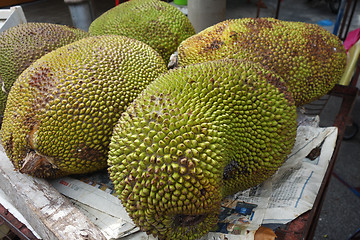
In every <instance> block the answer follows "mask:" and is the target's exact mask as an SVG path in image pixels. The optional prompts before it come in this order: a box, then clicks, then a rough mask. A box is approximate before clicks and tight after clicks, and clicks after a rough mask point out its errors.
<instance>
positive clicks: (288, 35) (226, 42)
mask: <svg viewBox="0 0 360 240" xmlns="http://www.w3.org/2000/svg"><path fill="white" fill-rule="evenodd" d="M178 58H179V59H178V61H179V65H180V66H185V65H188V64H192V63H198V62H205V61H209V60H215V59H221V58H239V59H249V60H251V61H254V62H259V63H261V64H263V65H264V67H265V68H266V69H270V70H272V71H275V72H276V73H277V74H279V75H280V76H281V77H282V78H283V79H284V80H285V81H286V83H287V85H288V88H289V90H290V91H291V92H292V93H293V96H294V99H295V103H296V105H297V106H301V105H304V104H306V103H309V102H311V101H313V100H316V99H318V98H319V97H321V96H323V95H325V94H326V93H327V92H328V91H329V90H331V89H332V88H333V87H334V85H335V84H336V83H338V81H339V80H340V79H341V76H342V74H343V71H344V68H345V65H346V50H345V48H344V46H343V44H342V42H341V41H340V39H339V38H338V37H337V36H335V35H333V34H332V33H330V32H329V31H327V30H325V29H324V28H322V27H320V26H318V25H315V24H309V23H303V22H288V21H281V20H277V19H272V18H256V19H253V18H241V19H233V20H227V21H224V22H221V23H218V24H216V25H214V26H212V27H209V28H207V29H205V30H203V31H202V32H200V33H198V34H196V35H194V36H192V37H190V38H188V39H186V40H185V41H184V42H182V43H181V45H180V46H179V48H178Z"/></svg>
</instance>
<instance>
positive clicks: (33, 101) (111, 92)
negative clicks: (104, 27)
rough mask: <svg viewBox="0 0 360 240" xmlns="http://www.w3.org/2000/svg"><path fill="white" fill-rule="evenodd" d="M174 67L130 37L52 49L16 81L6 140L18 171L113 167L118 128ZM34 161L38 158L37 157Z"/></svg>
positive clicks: (50, 173) (53, 173) (41, 173)
mask: <svg viewBox="0 0 360 240" xmlns="http://www.w3.org/2000/svg"><path fill="white" fill-rule="evenodd" d="M166 71H167V67H166V64H165V63H164V61H163V59H162V58H161V57H160V56H159V55H158V53H157V52H156V51H155V50H153V49H152V48H150V47H149V46H148V45H146V44H144V43H142V42H140V41H137V40H134V39H130V38H127V37H124V36H116V35H107V36H105V35H104V36H98V37H88V38H85V39H82V40H79V41H77V42H74V43H72V44H69V45H66V46H64V47H61V48H59V49H56V50H54V51H52V52H51V53H48V54H46V55H44V56H43V57H41V58H40V59H39V60H37V61H36V62H34V63H33V64H32V65H31V67H29V68H27V69H26V70H25V71H24V72H23V73H22V74H21V75H20V76H19V78H18V79H17V80H16V81H15V83H14V85H13V87H12V89H11V91H10V93H9V98H8V102H7V106H6V110H5V113H4V121H3V125H2V131H1V139H2V144H3V146H4V148H5V150H6V153H7V155H8V157H9V158H10V160H11V161H12V162H13V163H14V166H15V168H16V169H19V170H20V171H21V172H22V168H23V167H24V164H25V159H26V158H29V157H31V156H32V155H31V154H33V155H34V154H36V156H37V157H38V158H40V160H41V159H42V160H44V161H42V162H41V161H36V162H40V163H41V164H40V166H38V167H35V168H34V169H35V170H32V171H30V172H28V170H27V171H26V173H28V174H30V175H33V176H36V177H49V178H50V177H58V176H63V175H68V174H79V173H88V172H92V171H95V170H98V169H102V168H105V167H106V165H107V163H106V159H107V152H108V145H109V142H110V136H111V134H112V131H113V127H114V125H115V123H116V121H117V120H118V118H119V117H120V114H121V113H122V112H123V111H124V110H125V109H126V107H127V106H128V105H129V103H130V102H131V101H132V100H133V99H134V98H135V97H136V96H137V95H138V94H139V93H140V92H141V91H142V90H143V89H144V88H145V87H146V86H147V85H148V84H149V83H150V82H151V81H153V80H154V79H155V78H156V77H157V76H158V75H159V74H161V73H164V72H166ZM31 158H33V157H31Z"/></svg>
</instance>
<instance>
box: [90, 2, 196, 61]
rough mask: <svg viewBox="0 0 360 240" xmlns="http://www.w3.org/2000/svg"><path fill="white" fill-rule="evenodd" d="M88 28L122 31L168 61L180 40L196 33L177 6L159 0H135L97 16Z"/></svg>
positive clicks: (101, 30)
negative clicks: (148, 46)
mask: <svg viewBox="0 0 360 240" xmlns="http://www.w3.org/2000/svg"><path fill="white" fill-rule="evenodd" d="M89 32H90V33H91V34H94V35H99V34H119V35H124V36H127V37H131V38H134V39H137V40H140V41H142V42H144V43H146V44H148V45H150V46H151V47H152V48H154V49H155V50H156V51H157V52H158V53H159V54H160V55H161V56H162V57H163V59H164V61H165V62H166V63H167V62H169V58H170V55H171V54H173V53H174V52H175V51H176V48H177V47H178V46H179V44H180V43H181V42H182V41H183V40H185V39H186V38H188V37H190V36H192V35H194V34H195V29H194V27H193V26H192V24H191V22H190V21H189V19H188V18H187V17H186V15H185V14H183V13H182V12H181V11H180V10H179V9H177V8H176V7H174V6H172V5H170V4H168V3H166V2H163V1H160V0H132V1H128V2H124V3H122V4H119V5H118V6H116V7H114V8H112V9H110V10H108V11H107V12H105V13H104V14H102V15H101V16H100V17H98V18H97V19H95V20H94V21H93V22H92V23H91V25H90V27H89Z"/></svg>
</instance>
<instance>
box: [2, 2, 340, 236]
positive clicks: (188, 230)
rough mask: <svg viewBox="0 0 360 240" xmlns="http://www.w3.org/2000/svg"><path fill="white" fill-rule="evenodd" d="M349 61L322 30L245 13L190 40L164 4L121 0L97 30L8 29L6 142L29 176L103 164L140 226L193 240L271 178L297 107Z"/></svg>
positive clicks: (185, 25)
mask: <svg viewBox="0 0 360 240" xmlns="http://www.w3.org/2000/svg"><path fill="white" fill-rule="evenodd" d="M174 52H177V53H178V63H177V66H176V67H175V68H174V69H168V67H167V64H168V63H169V58H170V56H171V55H172V54H173V53H174ZM346 58H347V56H346V51H345V49H344V47H343V45H342V42H341V41H340V40H339V39H338V38H337V37H336V36H335V35H333V34H331V33H329V32H328V31H326V30H325V29H322V28H321V27H319V26H317V25H313V24H308V23H302V22H286V21H281V20H276V19H272V18H243V19H232V20H226V21H224V22H220V23H218V24H216V25H214V26H211V27H209V28H207V29H205V30H203V31H201V32H199V33H195V31H194V28H193V26H192V25H191V23H190V21H189V20H188V19H187V17H186V16H185V15H184V14H183V13H182V12H180V10H178V9H177V8H175V7H173V6H171V5H170V4H168V3H166V2H163V1H159V0H132V1H128V2H124V3H122V4H120V5H118V6H116V7H114V8H112V9H110V10H109V11H107V12H105V13H104V14H103V15H101V16H100V17H99V18H97V19H95V20H94V22H93V23H92V24H91V26H90V28H89V31H88V32H85V31H83V30H79V29H74V28H70V27H67V26H61V25H56V24H50V23H27V24H22V25H18V26H16V27H13V28H11V29H9V30H7V31H5V32H3V33H2V34H0V81H1V84H2V91H0V114H2V115H3V121H2V125H1V143H2V145H3V147H4V149H5V151H6V154H7V156H8V157H9V159H10V160H11V162H12V163H13V165H14V167H15V169H16V170H17V171H19V172H20V173H23V174H29V175H32V176H34V177H40V178H56V177H60V176H65V175H73V174H86V173H91V172H95V171H97V170H101V169H105V168H108V172H109V176H110V179H111V180H112V181H113V183H114V186H115V189H116V191H117V193H118V195H119V198H120V199H121V201H122V203H123V205H124V206H125V208H126V210H127V212H128V213H129V215H130V217H131V218H132V219H133V221H134V223H135V224H136V225H137V226H139V227H140V229H141V230H142V231H145V232H147V233H148V234H152V235H154V236H158V238H159V239H197V238H200V237H202V236H203V235H205V234H206V233H207V232H209V231H211V230H214V229H215V226H216V223H217V220H218V214H219V211H220V206H221V200H222V199H223V198H224V197H226V196H228V195H231V194H234V193H236V192H238V191H241V190H245V189H247V188H250V187H252V186H256V185H258V184H260V183H262V182H263V181H265V180H266V179H267V178H269V177H270V176H271V175H273V174H275V173H276V171H277V169H278V168H279V167H280V166H281V165H282V163H283V162H284V160H285V159H286V157H287V155H288V154H289V153H290V152H291V150H292V147H293V144H294V142H295V136H296V130H297V122H296V119H297V117H296V114H297V112H296V108H297V107H300V106H302V105H304V104H306V103H309V102H311V101H313V100H316V99H318V98H319V97H321V96H323V95H325V94H326V93H327V92H328V91H329V90H331V89H332V88H333V87H334V85H335V84H336V83H337V82H338V81H339V79H340V78H341V76H342V74H343V71H344V68H345V64H346Z"/></svg>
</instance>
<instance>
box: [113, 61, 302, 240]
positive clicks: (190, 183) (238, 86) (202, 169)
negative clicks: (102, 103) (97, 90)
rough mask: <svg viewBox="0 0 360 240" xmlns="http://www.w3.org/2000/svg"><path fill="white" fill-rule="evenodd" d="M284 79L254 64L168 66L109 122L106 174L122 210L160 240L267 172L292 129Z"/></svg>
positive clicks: (206, 218) (178, 233)
mask: <svg viewBox="0 0 360 240" xmlns="http://www.w3.org/2000/svg"><path fill="white" fill-rule="evenodd" d="M296 128H297V123H296V107H295V105H294V101H293V99H292V96H291V93H290V92H288V91H287V88H286V86H285V84H284V81H283V80H281V78H279V77H278V76H276V75H275V74H274V73H272V72H271V71H269V70H266V69H265V68H263V67H262V66H261V65H260V64H256V63H252V62H249V61H241V60H217V61H209V62H206V63H200V64H194V65H188V66H186V67H184V68H182V67H180V68H176V69H173V70H169V72H168V73H166V74H163V75H161V76H160V77H158V78H157V79H156V80H155V81H154V82H152V83H151V84H150V85H149V86H148V87H147V88H146V89H145V90H144V91H143V93H141V94H140V95H139V96H138V97H137V98H136V99H135V100H134V102H133V103H132V104H130V105H129V107H128V108H127V109H126V111H125V112H124V113H123V114H122V116H121V118H120V119H119V121H118V123H117V124H116V125H115V128H114V132H113V135H112V138H111V142H110V150H109V159H108V165H109V169H108V170H109V174H110V179H111V180H112V181H113V183H114V186H115V190H116V191H117V193H118V194H119V198H120V199H121V201H122V203H123V205H124V207H125V208H126V210H127V212H128V213H129V216H130V217H131V218H132V219H133V221H134V222H135V224H137V225H138V226H139V227H140V229H141V230H142V231H145V232H147V233H148V234H153V235H155V236H156V235H157V236H158V237H159V239H172V240H174V239H197V238H199V237H201V236H202V235H204V234H206V233H207V232H208V231H210V230H211V229H212V227H213V226H214V225H216V223H217V220H218V214H219V210H220V204H221V200H222V198H223V197H225V196H228V195H229V194H233V193H235V192H237V191H240V190H244V189H247V188H249V187H251V186H255V185H257V184H259V183H261V182H263V181H264V180H265V179H267V178H268V177H270V176H271V175H272V174H274V173H275V172H276V171H277V169H278V168H279V166H281V164H282V163H283V161H284V159H285V158H286V156H287V155H288V154H289V153H290V151H291V149H292V146H293V144H294V141H295V135H296Z"/></svg>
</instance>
